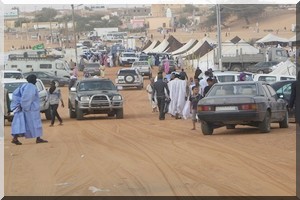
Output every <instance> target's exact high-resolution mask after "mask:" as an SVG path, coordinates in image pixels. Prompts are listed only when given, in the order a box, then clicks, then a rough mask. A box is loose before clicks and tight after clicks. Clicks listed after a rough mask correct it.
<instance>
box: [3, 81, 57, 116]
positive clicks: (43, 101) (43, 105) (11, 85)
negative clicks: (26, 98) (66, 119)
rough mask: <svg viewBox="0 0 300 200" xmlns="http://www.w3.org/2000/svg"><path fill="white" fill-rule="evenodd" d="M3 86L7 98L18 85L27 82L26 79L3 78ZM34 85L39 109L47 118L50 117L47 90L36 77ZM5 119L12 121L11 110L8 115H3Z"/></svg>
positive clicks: (10, 96)
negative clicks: (38, 100)
mask: <svg viewBox="0 0 300 200" xmlns="http://www.w3.org/2000/svg"><path fill="white" fill-rule="evenodd" d="M3 83H4V87H5V88H6V89H7V90H8V95H9V99H10V100H11V98H12V93H13V92H14V91H15V89H17V88H18V87H19V86H20V85H23V84H25V83H27V81H26V79H3ZM35 85H36V87H37V89H38V92H39V97H40V110H41V113H45V117H46V119H47V120H50V119H51V113H50V106H49V101H47V95H48V93H47V90H46V88H45V86H44V84H43V82H42V81H41V80H40V79H37V82H36V84H35ZM4 118H5V119H7V120H8V121H12V119H13V113H12V112H11V113H10V115H8V116H4Z"/></svg>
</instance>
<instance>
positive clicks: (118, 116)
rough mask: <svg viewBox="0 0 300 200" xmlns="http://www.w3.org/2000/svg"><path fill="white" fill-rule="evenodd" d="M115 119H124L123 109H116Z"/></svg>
mask: <svg viewBox="0 0 300 200" xmlns="http://www.w3.org/2000/svg"><path fill="white" fill-rule="evenodd" d="M116 118H117V119H123V118H124V114H123V108H121V109H118V110H117V111H116Z"/></svg>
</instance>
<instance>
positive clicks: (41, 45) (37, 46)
mask: <svg viewBox="0 0 300 200" xmlns="http://www.w3.org/2000/svg"><path fill="white" fill-rule="evenodd" d="M44 48H45V47H44V43H42V44H37V45H35V46H33V47H32V50H41V49H44Z"/></svg>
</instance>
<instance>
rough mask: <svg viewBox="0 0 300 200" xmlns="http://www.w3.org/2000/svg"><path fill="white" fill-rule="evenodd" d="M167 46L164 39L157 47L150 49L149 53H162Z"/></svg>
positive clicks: (167, 43)
mask: <svg viewBox="0 0 300 200" xmlns="http://www.w3.org/2000/svg"><path fill="white" fill-rule="evenodd" d="M168 46H169V42H168V40H167V39H164V40H163V41H162V42H161V43H160V44H159V45H158V46H157V47H155V48H154V49H152V50H150V51H149V52H151V53H162V52H164V51H165V50H166V49H167V47H168Z"/></svg>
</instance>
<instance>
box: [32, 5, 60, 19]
mask: <svg viewBox="0 0 300 200" xmlns="http://www.w3.org/2000/svg"><path fill="white" fill-rule="evenodd" d="M56 15H57V10H55V9H53V8H42V10H41V11H39V12H37V13H36V15H35V19H34V21H35V22H48V21H53V20H54V18H55V17H56Z"/></svg>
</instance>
